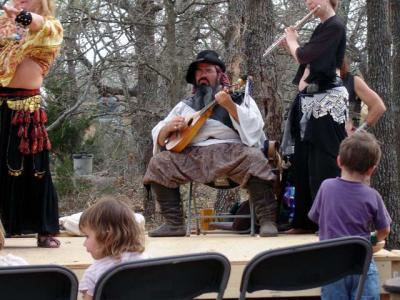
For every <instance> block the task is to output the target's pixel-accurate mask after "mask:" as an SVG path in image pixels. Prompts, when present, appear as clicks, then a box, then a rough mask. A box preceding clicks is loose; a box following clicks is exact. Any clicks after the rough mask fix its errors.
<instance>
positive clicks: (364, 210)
mask: <svg viewBox="0 0 400 300" xmlns="http://www.w3.org/2000/svg"><path fill="white" fill-rule="evenodd" d="M308 217H309V218H310V219H311V220H312V221H314V222H315V223H318V224H319V239H320V240H327V239H333V238H338V237H344V236H361V237H366V238H368V239H369V236H370V230H371V227H370V225H373V226H374V227H375V229H376V230H380V229H384V228H386V227H388V226H389V225H390V223H391V222H392V219H391V218H390V216H389V213H388V212H387V210H386V207H385V204H384V203H383V200H382V197H381V196H380V195H379V193H378V192H377V191H376V190H375V189H373V188H371V187H369V186H368V185H366V184H363V183H360V182H353V181H347V180H343V179H341V178H330V179H326V180H324V182H322V184H321V186H320V188H319V190H318V194H317V196H316V198H315V200H314V204H313V206H312V207H311V210H310V212H309V213H308Z"/></svg>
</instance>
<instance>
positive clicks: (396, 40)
mask: <svg viewBox="0 0 400 300" xmlns="http://www.w3.org/2000/svg"><path fill="white" fill-rule="evenodd" d="M390 4H391V10H390V11H391V12H392V19H391V22H392V26H391V28H392V40H393V57H392V66H393V78H392V80H393V84H392V87H393V96H392V99H393V107H394V108H393V110H394V113H395V116H398V115H399V112H400V1H399V0H391V1H390ZM395 133H396V136H397V138H396V150H397V151H396V152H397V153H400V123H399V122H395ZM397 169H398V170H399V169H400V155H397ZM399 180H400V179H399ZM398 221H400V220H398Z"/></svg>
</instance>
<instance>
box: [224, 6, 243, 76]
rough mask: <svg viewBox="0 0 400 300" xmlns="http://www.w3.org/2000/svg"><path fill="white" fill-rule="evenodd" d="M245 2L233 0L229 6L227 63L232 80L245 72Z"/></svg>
mask: <svg viewBox="0 0 400 300" xmlns="http://www.w3.org/2000/svg"><path fill="white" fill-rule="evenodd" d="M244 4H245V3H244V2H243V0H232V1H230V2H229V6H228V16H227V19H228V22H229V24H228V26H227V30H226V33H225V36H224V45H225V52H226V55H225V64H226V69H227V74H228V76H229V78H230V79H231V80H232V81H235V80H237V79H239V78H240V76H241V75H242V74H243V65H242V64H243V29H244V25H245V24H244V8H245V5H244Z"/></svg>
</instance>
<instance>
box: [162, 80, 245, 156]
mask: <svg viewBox="0 0 400 300" xmlns="http://www.w3.org/2000/svg"><path fill="white" fill-rule="evenodd" d="M245 83H246V81H245V80H243V79H239V80H238V82H237V83H235V84H232V85H230V86H227V87H225V88H224V90H225V92H228V93H232V92H235V91H236V90H239V89H240V88H241V87H243V86H244V85H245ZM217 104H218V103H217V101H216V100H215V99H214V100H213V101H211V102H210V103H208V104H207V105H206V106H204V107H203V108H202V109H201V110H199V111H197V112H195V113H194V114H192V115H189V116H185V123H186V125H187V127H185V128H184V129H182V130H177V131H175V132H173V133H172V134H171V135H170V136H169V137H168V138H167V139H166V140H165V147H166V149H167V150H168V151H172V152H178V153H179V152H182V151H183V149H185V148H186V147H187V145H189V144H190V142H191V141H192V140H193V138H194V137H195V136H196V135H197V133H198V132H199V130H200V129H201V127H202V126H203V125H204V123H205V122H206V121H207V119H208V118H209V117H210V116H211V114H212V112H213V109H214V107H215V106H216V105H217Z"/></svg>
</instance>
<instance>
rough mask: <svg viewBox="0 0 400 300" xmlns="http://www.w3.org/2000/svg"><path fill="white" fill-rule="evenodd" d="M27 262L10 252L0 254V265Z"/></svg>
mask: <svg viewBox="0 0 400 300" xmlns="http://www.w3.org/2000/svg"><path fill="white" fill-rule="evenodd" d="M27 264H28V263H27V262H26V260H25V259H23V258H22V257H19V256H15V255H12V254H7V255H4V256H0V267H8V266H24V265H27Z"/></svg>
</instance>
